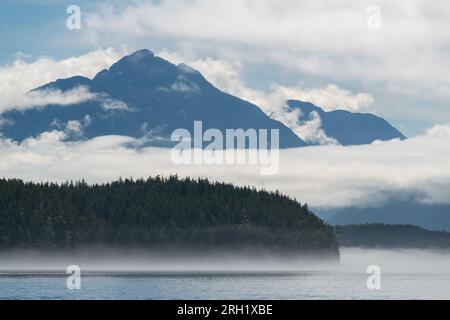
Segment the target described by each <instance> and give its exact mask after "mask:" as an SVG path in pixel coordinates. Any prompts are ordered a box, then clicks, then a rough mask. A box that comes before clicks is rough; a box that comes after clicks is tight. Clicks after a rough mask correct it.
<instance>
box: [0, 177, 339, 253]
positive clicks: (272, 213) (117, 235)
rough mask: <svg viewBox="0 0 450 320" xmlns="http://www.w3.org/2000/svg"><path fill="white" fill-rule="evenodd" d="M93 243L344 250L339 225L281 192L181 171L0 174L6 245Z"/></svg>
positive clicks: (0, 236) (1, 230)
mask: <svg viewBox="0 0 450 320" xmlns="http://www.w3.org/2000/svg"><path fill="white" fill-rule="evenodd" d="M92 245H95V246H105V247H115V246H120V247H139V248H149V249H153V248H177V249H180V250H184V249H193V250H220V249H230V250H241V249H246V248H247V249H248V248H256V249H261V250H270V251H271V252H275V253H295V254H296V253H305V254H315V255H316V254H317V255H326V256H332V257H338V255H339V245H338V242H337V238H336V235H335V232H334V229H333V228H332V227H331V226H329V225H327V224H325V223H324V222H323V221H322V220H321V219H319V218H318V217H316V216H315V215H314V214H313V213H312V212H311V211H310V209H309V208H308V206H307V205H306V204H300V203H299V202H297V201H295V200H294V199H291V198H289V197H287V196H284V195H281V194H280V193H278V192H267V191H264V190H256V189H254V188H250V187H235V186H233V185H231V184H226V183H213V182H210V181H208V180H202V179H199V180H193V179H189V178H187V179H179V178H178V177H177V176H171V177H168V178H162V177H159V176H158V177H153V178H148V179H139V180H132V179H125V180H123V179H120V180H119V181H116V182H112V183H104V184H88V183H86V182H84V181H81V182H66V183H62V184H61V183H60V184H57V183H33V182H24V181H22V180H17V179H1V180H0V249H3V250H5V249H15V248H20V249H65V248H79V247H88V246H92Z"/></svg>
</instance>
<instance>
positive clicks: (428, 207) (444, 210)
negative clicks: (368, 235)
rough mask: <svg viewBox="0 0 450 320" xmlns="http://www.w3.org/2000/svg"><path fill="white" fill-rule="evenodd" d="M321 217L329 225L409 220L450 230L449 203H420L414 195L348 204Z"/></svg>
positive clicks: (408, 222) (418, 224)
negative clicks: (370, 204) (375, 203)
mask: <svg viewBox="0 0 450 320" xmlns="http://www.w3.org/2000/svg"><path fill="white" fill-rule="evenodd" d="M321 216H322V218H324V219H326V221H327V222H328V223H330V224H332V225H346V224H364V223H386V224H411V225H416V226H420V227H422V228H425V229H429V230H438V231H440V230H446V231H449V232H450V205H448V204H426V203H419V202H417V201H416V200H414V199H403V200H391V201H390V202H388V203H386V204H383V205H380V206H377V207H369V208H356V207H349V208H345V209H340V210H337V211H336V212H334V213H333V214H332V215H330V216H328V217H327V218H326V217H325V215H324V214H323V213H322V214H321Z"/></svg>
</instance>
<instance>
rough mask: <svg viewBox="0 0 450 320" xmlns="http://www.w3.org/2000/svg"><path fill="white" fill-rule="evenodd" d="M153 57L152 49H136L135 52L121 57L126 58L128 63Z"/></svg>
mask: <svg viewBox="0 0 450 320" xmlns="http://www.w3.org/2000/svg"><path fill="white" fill-rule="evenodd" d="M154 57H155V53H154V52H153V51H150V50H148V49H140V50H137V51H135V52H133V53H132V54H130V55H128V56H125V57H124V58H123V59H126V60H127V61H128V62H130V63H139V62H141V61H142V60H145V59H148V58H150V59H152V58H154Z"/></svg>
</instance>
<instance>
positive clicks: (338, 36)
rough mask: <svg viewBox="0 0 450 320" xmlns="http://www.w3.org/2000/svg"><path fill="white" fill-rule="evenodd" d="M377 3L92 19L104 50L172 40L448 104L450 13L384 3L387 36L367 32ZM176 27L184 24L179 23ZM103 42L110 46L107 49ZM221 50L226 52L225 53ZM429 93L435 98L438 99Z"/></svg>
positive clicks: (137, 6)
mask: <svg viewBox="0 0 450 320" xmlns="http://www.w3.org/2000/svg"><path fill="white" fill-rule="evenodd" d="M373 4H374V3H373V1H372V0H363V1H358V2H355V1H352V0H338V1H334V2H333V4H331V5H330V4H329V3H328V2H326V1H297V0H285V1H282V2H280V1H273V0H261V1H254V0H227V1H208V0H162V1H157V2H153V1H152V2H137V3H134V4H132V5H129V6H127V7H126V8H125V9H123V8H120V10H119V9H117V10H115V9H114V7H112V6H107V7H105V8H104V9H103V10H101V11H100V12H96V13H89V14H87V17H86V32H87V33H89V34H91V35H92V37H93V38H95V39H96V41H100V43H110V41H120V42H121V43H128V42H129V41H133V39H134V40H137V39H144V40H146V41H149V40H158V39H166V40H167V39H170V40H171V41H173V42H175V43H177V44H178V46H179V47H180V48H181V47H183V48H185V49H186V50H187V51H191V52H192V51H197V52H198V51H204V52H205V51H209V52H214V53H216V54H217V55H219V56H222V57H223V56H225V55H228V58H229V57H230V56H239V57H241V58H244V57H245V59H242V60H246V61H253V62H256V61H259V62H260V63H261V64H265V63H267V62H274V63H277V64H281V65H284V66H286V67H287V68H289V69H297V70H299V71H301V72H302V73H306V74H310V75H319V76H326V77H331V78H334V79H339V80H343V79H347V80H349V79H350V80H364V81H367V80H372V81H375V82H382V83H389V86H387V88H391V87H396V88H398V89H399V90H401V91H403V92H405V93H406V92H408V93H411V94H417V95H419V94H423V93H427V91H429V90H431V91H430V92H431V93H432V94H436V95H443V96H446V97H448V96H449V93H448V92H450V90H448V89H449V87H450V80H449V79H448V77H447V76H446V75H447V74H449V73H450V65H449V64H448V60H449V51H448V50H447V48H448V41H449V39H450V28H448V16H449V15H450V5H449V4H448V3H447V2H445V1H441V2H439V3H436V4H434V5H433V6H430V5H429V3H428V1H425V0H412V1H410V0H400V1H388V0H380V1H377V3H376V5H378V6H379V7H380V9H381V28H380V30H376V31H375V30H370V29H369V28H367V20H368V18H369V17H368V15H367V12H366V9H367V8H368V7H369V6H371V5H373ZM174 22H176V23H174ZM102 41H103V42H102ZM218 44H220V45H218ZM430 92H428V94H429V93H430Z"/></svg>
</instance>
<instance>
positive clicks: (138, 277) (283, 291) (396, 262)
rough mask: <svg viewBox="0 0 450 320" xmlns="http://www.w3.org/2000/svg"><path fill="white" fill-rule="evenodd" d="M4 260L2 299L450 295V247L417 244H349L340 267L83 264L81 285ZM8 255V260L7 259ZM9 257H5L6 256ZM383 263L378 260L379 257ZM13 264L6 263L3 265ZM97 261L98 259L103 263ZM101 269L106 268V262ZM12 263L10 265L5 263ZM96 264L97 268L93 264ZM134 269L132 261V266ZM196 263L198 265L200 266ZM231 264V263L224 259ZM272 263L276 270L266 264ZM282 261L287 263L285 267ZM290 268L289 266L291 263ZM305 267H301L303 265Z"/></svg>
mask: <svg viewBox="0 0 450 320" xmlns="http://www.w3.org/2000/svg"><path fill="white" fill-rule="evenodd" d="M3 258H4V257H1V259H2V260H0V270H2V269H3V271H0V299H2V300H4V299H450V268H449V266H450V255H449V254H441V253H430V252H419V251H401V252H394V251H389V252H385V251H367V250H364V251H362V253H361V251H360V250H359V251H358V250H346V251H344V252H343V253H342V259H341V265H340V266H339V267H338V268H330V269H331V270H326V268H311V269H312V270H295V267H293V266H291V267H290V268H287V266H286V265H284V264H283V265H282V266H281V265H280V266H279V269H280V270H276V268H275V265H274V264H269V265H268V268H261V266H260V268H256V267H255V268H254V269H255V270H253V271H252V270H251V268H249V265H247V266H246V267H242V263H241V264H240V266H241V267H242V268H241V269H244V271H239V268H236V266H235V268H234V269H233V268H231V269H233V270H228V271H218V270H213V269H214V268H210V270H207V269H208V268H206V267H204V268H203V269H202V270H200V271H195V270H193V268H191V267H188V266H187V267H186V269H191V270H185V271H183V270H182V269H183V268H182V267H180V266H178V267H177V268H176V269H175V268H172V269H171V270H169V271H163V270H162V269H161V268H153V269H157V270H151V271H146V269H151V268H150V265H148V264H142V260H141V261H140V264H139V267H137V266H136V265H135V268H134V270H128V271H120V270H116V269H114V268H113V269H114V270H108V271H101V270H94V271H82V273H81V288H80V289H79V290H76V289H75V290H71V289H68V288H67V285H66V281H67V277H68V275H67V274H66V273H65V270H60V269H58V268H57V267H55V266H54V268H53V269H52V270H49V271H42V270H40V271H36V270H32V269H31V268H30V266H28V267H27V268H24V266H23V265H21V266H19V265H18V268H17V270H12V268H11V265H12V264H11V261H9V262H8V263H6V262H5V260H3ZM2 262H3V265H2ZM5 263H6V264H5ZM377 263H378V264H377ZM374 264H375V265H377V266H379V268H380V270H381V274H380V284H381V288H380V289H379V290H370V289H368V287H367V284H366V283H367V279H368V277H369V276H371V275H370V274H368V273H367V266H368V265H374ZM5 266H7V268H5ZM97 267H98V266H97ZM102 268H103V269H108V268H106V267H105V266H103V267H102ZM5 269H8V270H5ZM91 269H95V268H93V267H91ZM128 269H131V268H128ZM194 269H195V268H194ZM226 269H230V268H228V267H226ZM268 269H271V270H268ZM282 269H284V270H282ZM286 269H289V270H288V271H286ZM299 269H300V268H299Z"/></svg>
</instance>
